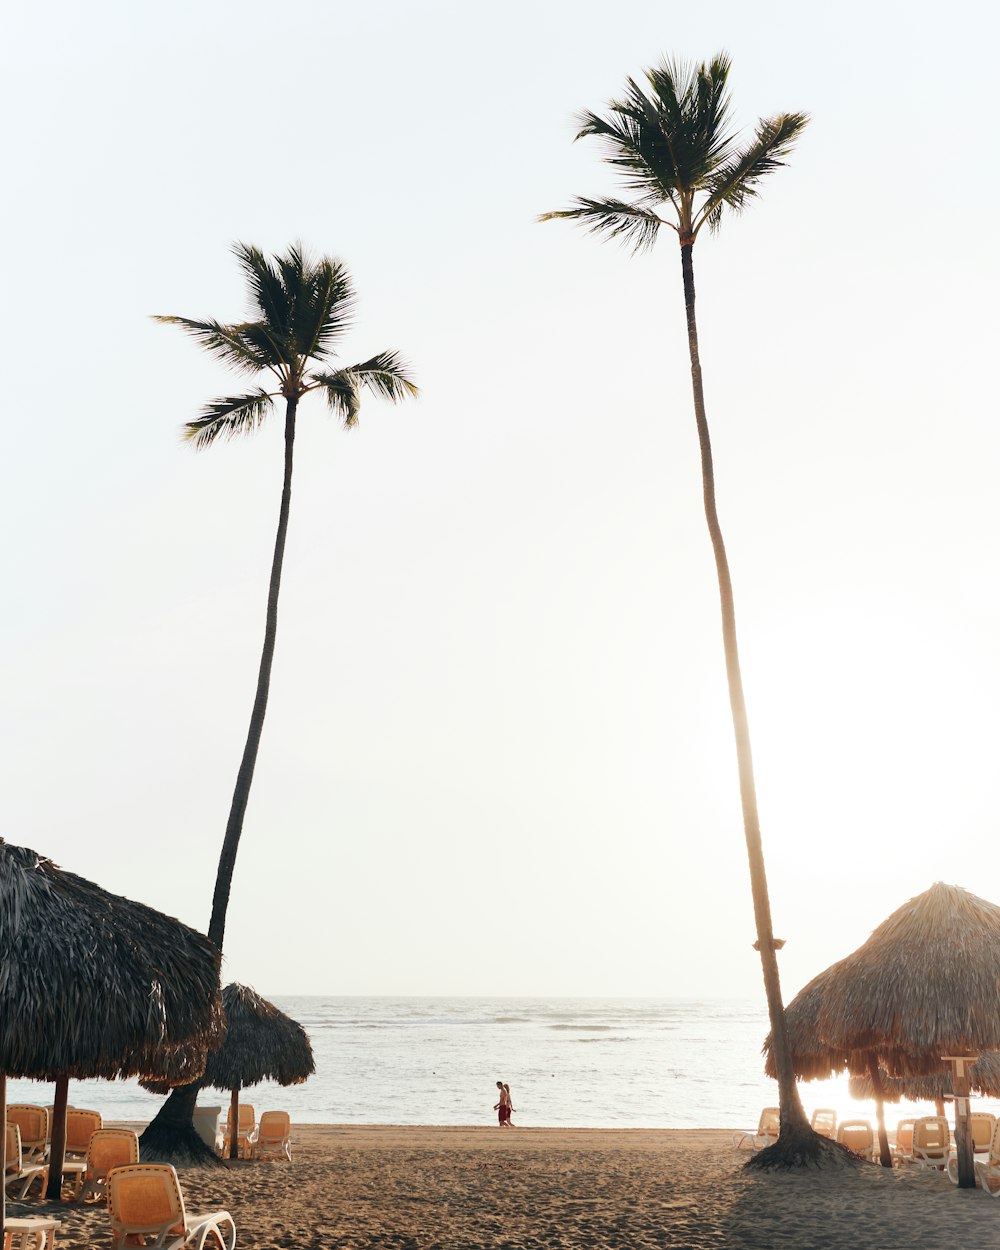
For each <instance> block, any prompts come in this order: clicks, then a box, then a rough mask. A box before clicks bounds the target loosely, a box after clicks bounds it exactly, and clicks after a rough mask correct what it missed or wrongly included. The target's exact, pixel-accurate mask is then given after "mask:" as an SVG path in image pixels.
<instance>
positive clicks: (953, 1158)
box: [945, 1111, 997, 1185]
mask: <svg viewBox="0 0 1000 1250" xmlns="http://www.w3.org/2000/svg"><path fill="white" fill-rule="evenodd" d="M996 1127H997V1118H996V1116H995V1115H990V1113H989V1112H988V1111H973V1112H971V1114H970V1115H969V1132H970V1134H971V1136H972V1162H973V1166H975V1165H976V1164H977V1163H987V1162H989V1157H990V1152H991V1150H992V1149H993V1137H994V1134H995V1133H996ZM945 1171H946V1172H947V1173H948V1179H949V1180H950V1181H951V1183H952V1184H953V1185H957V1184H958V1148H957V1146H952V1148H951V1150H950V1151H949V1153H948V1164H947V1167H946V1168H945Z"/></svg>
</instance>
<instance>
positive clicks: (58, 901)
mask: <svg viewBox="0 0 1000 1250" xmlns="http://www.w3.org/2000/svg"><path fill="white" fill-rule="evenodd" d="M219 962H220V956H219V952H218V951H217V950H216V948H215V947H214V946H213V945H212V943H211V942H209V940H208V939H207V938H206V937H204V936H203V935H202V934H200V933H197V932H196V931H195V930H194V929H190V928H188V926H187V925H184V924H181V923H180V921H179V920H174V919H172V918H171V917H169V916H165V915H163V914H162V913H161V912H158V911H154V910H153V909H152V908H151V907H145V906H143V904H141V903H135V902H132V901H131V900H129V899H125V898H121V897H119V896H118V895H115V894H109V893H107V892H106V891H105V890H102V889H101V888H100V887H99V886H97V885H94V884H93V883H92V882H90V881H86V880H84V878H82V877H78V876H76V875H75V874H73V873H70V872H63V871H62V870H61V869H59V868H57V867H56V865H55V864H54V863H53V862H52V861H51V860H49V859H45V858H44V857H42V856H40V855H38V854H37V853H36V852H35V851H32V850H29V849H28V848H27V847H20V846H11V845H10V844H8V843H6V842H4V841H3V839H0V1072H3V1073H5V1074H6V1075H8V1076H26V1077H34V1078H37V1079H41V1080H56V1079H57V1078H59V1077H77V1078H89V1077H107V1078H115V1077H122V1076H137V1075H144V1074H146V1075H148V1074H157V1075H160V1076H165V1077H166V1078H167V1079H168V1080H170V1081H172V1082H176V1081H179V1080H182V1079H184V1078H185V1076H186V1077H187V1079H191V1078H192V1077H193V1076H197V1075H198V1074H199V1073H200V1071H201V1067H200V1064H201V1062H202V1061H203V1059H204V1055H205V1047H206V1046H207V1045H208V1044H215V1043H216V1042H217V1041H218V1039H219V1038H220V1037H221V1035H222V1032H223V1030H224V1028H225V1017H224V1015H223V1012H222V1003H221V998H220V992H219ZM193 1037H198V1038H199V1045H200V1047H201V1049H199V1047H198V1046H191V1045H188V1046H187V1047H185V1046H184V1045H183V1044H184V1043H187V1042H190V1039H192V1038H193Z"/></svg>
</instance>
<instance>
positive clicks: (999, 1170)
mask: <svg viewBox="0 0 1000 1250" xmlns="http://www.w3.org/2000/svg"><path fill="white" fill-rule="evenodd" d="M975 1169H976V1180H977V1181H978V1182H979V1187H980V1189H985V1190H986V1192H987V1193H988V1194H989V1195H990V1197H991V1198H1000V1120H998V1121H997V1122H996V1126H995V1127H994V1129H993V1137H992V1139H991V1141H990V1152H989V1154H988V1155H981V1156H979V1157H978V1158H977V1159H976V1161H975ZM948 1175H949V1176H951V1160H950V1159H949V1160H948ZM957 1177H958V1165H957V1164H956V1167H955V1176H954V1177H952V1179H953V1180H955V1181H956V1183H957ZM994 1186H995V1188H994Z"/></svg>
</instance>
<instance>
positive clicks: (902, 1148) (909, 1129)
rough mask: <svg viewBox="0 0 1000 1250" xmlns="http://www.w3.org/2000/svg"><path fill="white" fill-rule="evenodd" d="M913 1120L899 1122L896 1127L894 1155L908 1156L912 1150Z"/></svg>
mask: <svg viewBox="0 0 1000 1250" xmlns="http://www.w3.org/2000/svg"><path fill="white" fill-rule="evenodd" d="M915 1122H916V1121H914V1120H900V1121H899V1123H898V1124H897V1125H896V1153H897V1154H901V1155H908V1154H909V1153H910V1152H911V1151H912V1150H913V1125H914V1124H915Z"/></svg>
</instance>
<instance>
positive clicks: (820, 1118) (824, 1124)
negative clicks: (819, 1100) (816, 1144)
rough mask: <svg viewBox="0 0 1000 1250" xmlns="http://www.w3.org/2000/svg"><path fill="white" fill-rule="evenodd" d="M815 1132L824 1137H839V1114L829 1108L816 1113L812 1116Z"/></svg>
mask: <svg viewBox="0 0 1000 1250" xmlns="http://www.w3.org/2000/svg"><path fill="white" fill-rule="evenodd" d="M812 1127H813V1132H815V1133H819V1134H821V1135H822V1136H823V1137H836V1135H837V1113H836V1111H832V1110H830V1109H829V1108H823V1109H822V1110H820V1111H814V1112H813V1115H812Z"/></svg>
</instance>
